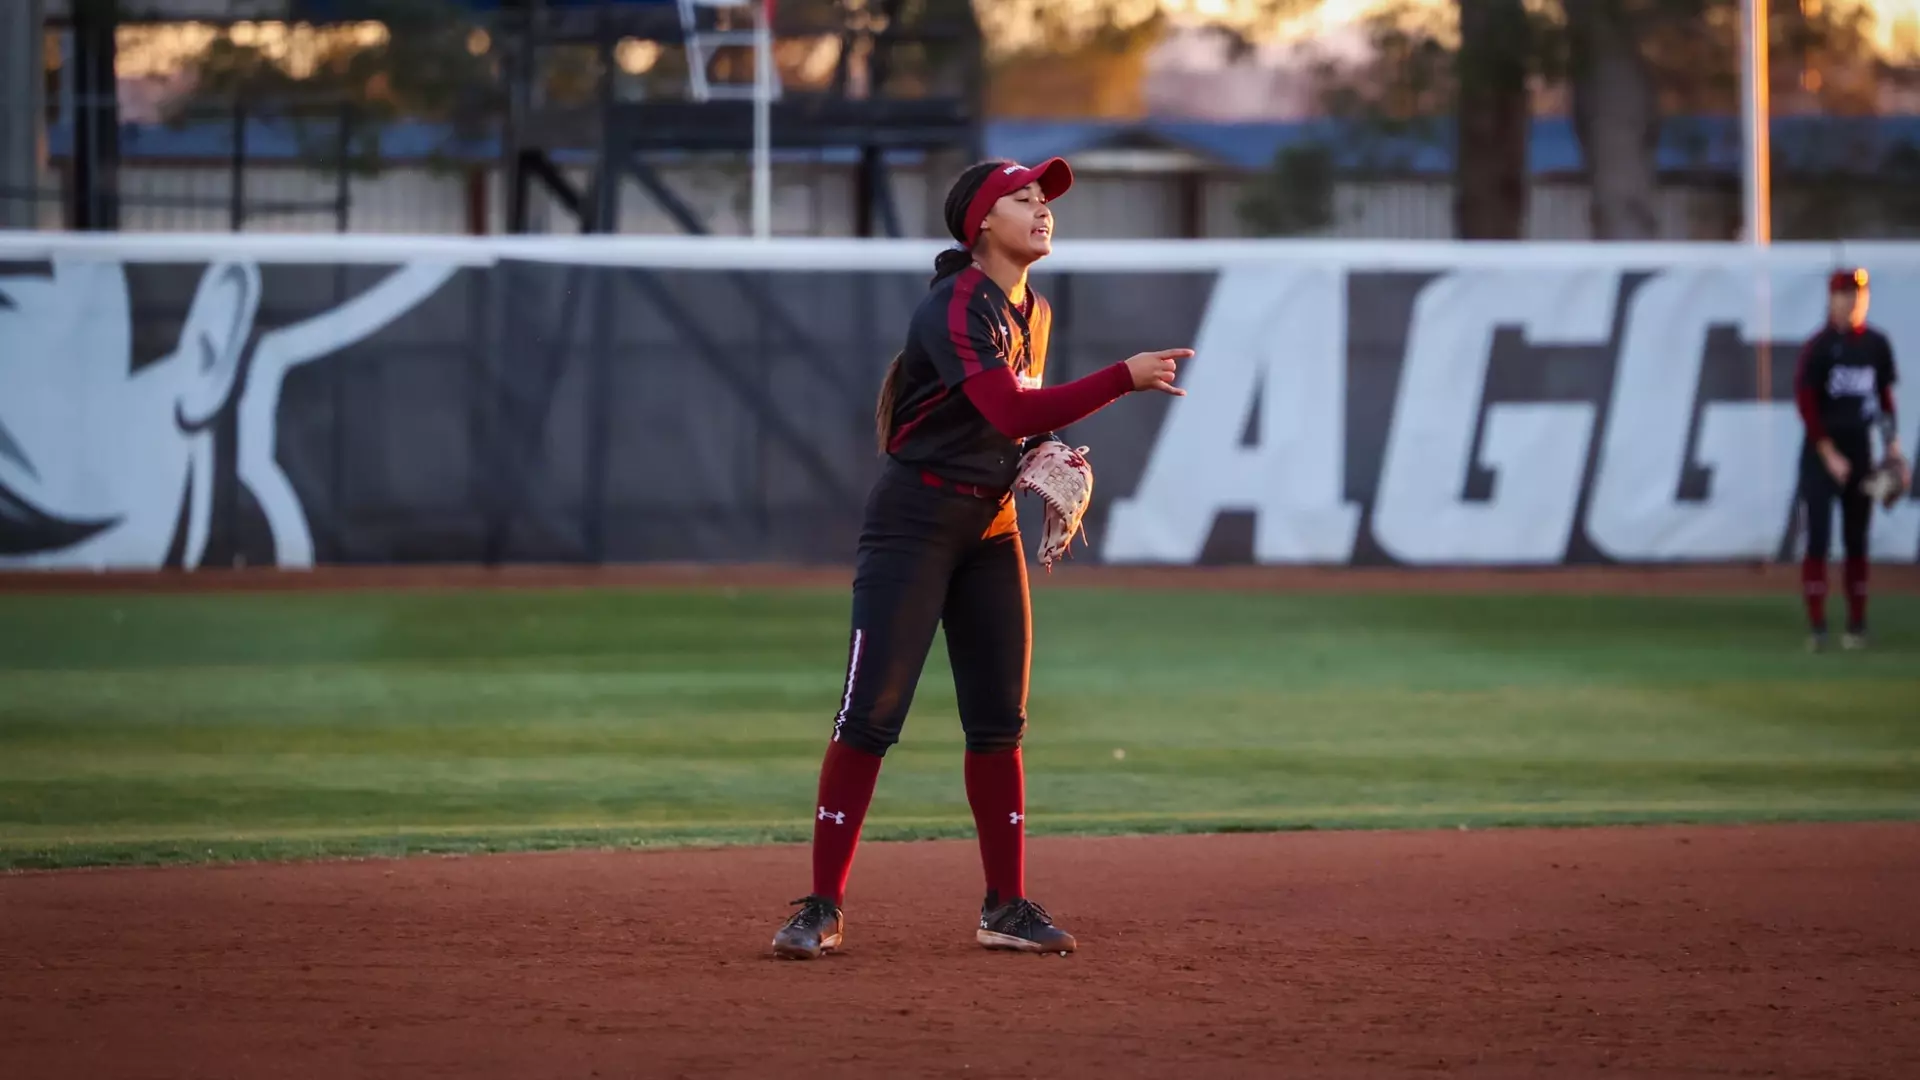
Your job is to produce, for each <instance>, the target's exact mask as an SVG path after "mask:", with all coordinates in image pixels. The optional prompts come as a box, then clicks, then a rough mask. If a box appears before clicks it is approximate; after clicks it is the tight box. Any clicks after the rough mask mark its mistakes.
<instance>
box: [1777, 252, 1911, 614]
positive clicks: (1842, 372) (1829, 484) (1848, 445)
mask: <svg viewBox="0 0 1920 1080" xmlns="http://www.w3.org/2000/svg"><path fill="white" fill-rule="evenodd" d="M1897 377H1898V376H1897V372H1896V371H1895V368H1894V363H1893V348H1892V346H1891V345H1890V344H1889V343H1888V342H1887V338H1886V335H1884V334H1882V333H1880V331H1878V330H1875V329H1873V328H1872V327H1869V326H1868V325H1867V272H1866V271H1865V270H1843V271H1839V272H1837V273H1835V274H1834V275H1833V276H1832V277H1831V278H1829V279H1828V281H1827V325H1826V326H1825V327H1823V328H1821V330H1820V332H1819V333H1817V334H1815V335H1814V336H1813V337H1812V339H1810V340H1809V341H1808V342H1807V344H1806V346H1805V348H1803V349H1802V350H1801V351H1800V366H1799V371H1798V372H1797V373H1796V375H1795V377H1794V400H1795V402H1796V403H1797V404H1798V405H1799V409H1800V421H1801V423H1802V424H1803V425H1804V426H1805V427H1806V438H1805V440H1804V441H1803V442H1802V444H1801V450H1800V502H1801V507H1802V510H1803V512H1804V513H1805V515H1806V536H1807V550H1806V556H1805V558H1804V559H1803V560H1802V562H1801V564H1800V584H1801V593H1802V594H1803V596H1804V597H1805V599H1806V604H1807V621H1808V624H1809V627H1810V628H1811V631H1812V633H1811V636H1810V637H1809V638H1808V647H1809V648H1811V649H1814V650H1816V651H1817V650H1820V649H1823V648H1825V647H1826V642H1827V555H1828V553H1829V552H1830V551H1831V549H1832V543H1833V504H1834V502H1835V500H1838V501H1839V503H1840V535H1841V542H1842V544H1843V545H1844V548H1845V551H1846V584H1847V631H1846V636H1845V637H1844V638H1843V639H1842V643H1843V644H1844V645H1845V646H1846V647H1847V648H1849V649H1858V648H1863V647H1864V646H1865V645H1866V640H1867V639H1866V634H1867V524H1868V519H1869V518H1870V517H1871V515H1872V513H1873V496H1872V495H1871V494H1870V493H1869V492H1868V491H1867V490H1866V489H1865V484H1866V481H1867V479H1868V475H1869V473H1871V472H1872V471H1873V446H1872V435H1871V432H1872V430H1873V429H1874V428H1879V429H1880V432H1881V434H1882V437H1883V438H1884V440H1885V442H1886V456H1887V461H1888V463H1889V465H1890V466H1891V467H1892V468H1893V469H1894V470H1896V475H1897V477H1898V486H1897V488H1889V489H1887V490H1898V491H1904V490H1906V488H1907V485H1908V483H1909V482H1910V481H1911V479H1912V477H1911V474H1910V473H1909V471H1908V469H1907V464H1906V461H1905V459H1904V457H1903V456H1902V455H1901V452H1900V439H1899V435H1898V428H1897V426H1896V423H1895V417H1894V408H1893V384H1894V382H1895V380H1896V378H1897Z"/></svg>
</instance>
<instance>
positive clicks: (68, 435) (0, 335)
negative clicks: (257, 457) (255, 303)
mask: <svg viewBox="0 0 1920 1080" xmlns="http://www.w3.org/2000/svg"><path fill="white" fill-rule="evenodd" d="M0 342H5V346H4V347H0V564H4V563H6V562H9V561H16V560H31V559H32V558H33V557H34V556H35V555H36V554H39V553H50V552H57V551H61V550H66V549H76V550H77V549H80V548H81V546H82V545H85V544H88V543H89V542H91V541H96V540H97V541H98V542H101V543H112V544H114V545H115V546H116V548H117V549H118V550H128V549H129V548H130V547H132V546H152V545H157V550H154V551H152V552H151V555H152V556H153V561H154V563H155V564H156V565H157V564H158V563H159V561H160V560H161V559H162V558H164V556H165V555H166V550H167V544H168V542H169V541H170V540H171V538H172V535H173V532H174V531H175V530H174V526H175V522H176V520H177V518H178V516H179V514H180V507H181V501H182V494H183V489H184V488H185V485H186V477H187V470H188V441H187V436H186V434H185V433H184V432H182V431H181V430H180V427H179V425H178V424H177V423H176V422H175V419H174V406H175V402H176V400H177V399H178V398H179V393H178V390H177V389H176V387H175V383H177V382H178V381H179V380H178V379H177V377H176V371H177V369H179V368H180V367H182V365H178V364H167V363H155V364H151V365H146V366H143V367H142V369H141V370H139V371H135V370H133V361H134V356H133V345H132V320H131V315H130V310H129V305H128V301H127V285H126V278H125V275H124V273H123V272H122V271H121V268H120V266H119V264H117V263H109V262H95V261H69V260H55V261H52V262H43V263H33V264H27V263H0ZM147 540H150V541H151V543H150V544H147V543H144V541H147Z"/></svg>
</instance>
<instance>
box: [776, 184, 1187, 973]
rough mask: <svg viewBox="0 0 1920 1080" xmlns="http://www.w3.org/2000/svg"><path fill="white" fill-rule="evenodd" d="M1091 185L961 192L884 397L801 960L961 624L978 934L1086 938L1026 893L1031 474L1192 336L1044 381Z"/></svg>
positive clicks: (824, 934) (783, 932)
mask: <svg viewBox="0 0 1920 1080" xmlns="http://www.w3.org/2000/svg"><path fill="white" fill-rule="evenodd" d="M1072 183H1073V174H1072V171H1071V170H1070V169H1069V168H1068V167H1067V163H1066V162H1064V161H1061V160H1060V159H1058V158H1054V159H1051V160H1049V161H1047V162H1045V163H1044V164H1042V165H1040V166H1038V167H1035V168H1026V167H1023V166H1021V165H1018V164H1015V163H1013V162H1008V161H990V162H983V163H981V164H978V165H975V166H973V167H972V168H970V169H968V170H967V171H966V172H964V173H962V174H961V175H960V178H959V179H958V180H956V181H955V182H954V184H953V187H952V189H951V190H950V191H948V193H947V200H946V213H945V216H946V222H947V230H948V231H949V232H950V233H952V234H953V238H954V239H955V240H957V241H959V242H960V244H961V247H960V248H954V249H949V250H947V251H943V252H941V253H940V255H939V257H938V258H937V259H935V260H934V277H933V283H932V287H931V288H930V289H929V291H928V293H927V296H926V298H925V299H923V300H922V301H921V302H920V304H919V306H918V307H917V308H916V309H915V311H914V314H913V318H912V321H911V323H910V325H909V329H908V332H907V343H906V348H905V350H903V351H902V352H901V353H900V355H899V356H897V357H895V358H894V361H893V364H892V366H891V367H889V368H888V370H887V375H886V380H885V382H884V384H883V385H882V387H881V391H880V400H879V403H878V405H877V407H876V409H875V424H876V427H877V428H878V435H879V439H880V445H881V449H882V450H883V451H884V452H885V453H886V455H887V458H888V460H887V463H886V466H885V468H884V469H883V471H882V474H881V476H880V479H879V480H878V481H877V482H876V483H875V484H874V487H873V490H872V491H871V493H870V494H869V495H868V499H867V506H866V517H865V522H864V524H863V526H862V528H861V534H860V546H859V552H858V556H857V559H856V565H855V571H854V583H853V632H852V639H851V642H850V645H849V648H848V655H847V677H846V684H845V687H844V689H843V691H842V694H841V698H840V709H839V713H838V715H836V716H835V717H834V721H833V738H832V740H831V741H830V742H829V743H828V744H827V754H826V760H825V761H824V762H823V763H822V765H821V768H820V786H819V800H818V803H817V805H816V807H815V811H814V830H813V892H812V894H810V895H809V896H807V897H806V898H805V899H803V900H796V901H794V902H795V903H796V904H799V905H800V910H799V911H797V912H795V913H794V915H793V916H792V917H791V918H790V919H788V920H787V922H786V925H784V926H782V927H781V928H780V931H779V932H778V933H777V934H776V935H775V937H774V940H773V948H774V952H775V953H776V954H778V955H780V956H784V957H788V958H793V959H806V958H812V957H817V956H819V955H820V954H821V953H822V952H825V951H828V950H831V949H835V948H838V947H839V945H840V943H841V937H842V932H843V929H844V917H843V915H842V912H841V904H842V903H843V902H844V898H845V893H846V885H847V875H848V871H849V870H850V869H851V868H852V865H853V855H854V848H855V846H856V845H857V844H858V843H859V839H860V828H861V823H862V822H863V821H864V820H865V819H866V814H867V806H868V804H869V803H870V802H871V800H872V798H873V789H874V784H875V781H876V780H877V779H878V777H879V774H880V762H881V759H882V758H883V757H884V756H885V755H886V752H887V750H888V748H889V747H891V746H892V745H893V744H894V743H895V742H897V741H898V740H899V737H900V729H901V725H902V724H903V723H904V722H905V720H906V716H907V710H908V707H909V706H910V705H911V704H912V703H913V694H914V688H915V686H916V684H917V683H918V681H919V678H920V673H921V669H922V668H923V666H924V665H925V663H926V658H927V651H928V649H929V648H931V647H932V644H933V633H934V629H935V628H936V627H938V626H941V625H942V624H944V626H945V628H946V635H947V656H948V659H949V661H950V663H951V665H952V668H953V681H954V690H955V691H956V693H957V696H958V699H959V707H960V725H961V727H962V728H963V729H964V730H965V732H966V744H967V749H966V766H965V775H966V788H967V801H968V803H969V804H970V805H971V806H972V809H973V819H974V825H975V827H976V829H977V830H978V832H979V837H980V861H981V865H982V868H983V869H984V871H985V873H986V887H987V893H986V900H985V902H984V904H982V906H981V916H980V925H979V929H978V930H977V932H976V935H975V937H976V940H978V941H979V942H980V944H982V945H984V946H986V947H988V948H998V949H1014V950H1020V951H1028V952H1070V951H1072V950H1073V948H1074V945H1075V942H1074V939H1073V937H1072V935H1070V934H1068V933H1066V932H1065V931H1064V930H1061V929H1059V928H1058V927H1056V926H1054V925H1053V920H1052V918H1051V917H1049V916H1048V914H1047V912H1046V911H1045V910H1044V909H1043V908H1041V907H1040V906H1039V905H1038V904H1035V903H1033V902H1032V901H1030V900H1028V899H1027V895H1026V825H1025V822H1026V781H1025V775H1024V773H1023V771H1022V765H1021V759H1020V740H1021V737H1022V736H1023V735H1024V733H1025V731H1026V723H1027V716H1026V704H1027V673H1028V661H1029V657H1030V653H1031V644H1032V622H1031V618H1030V614H1029V610H1028V596H1027V569H1026V555H1025V551H1024V550H1023V549H1022V547H1021V540H1020V529H1019V523H1018V521H1017V520H1016V517H1015V512H1014V502H1013V496H1012V487H1013V483H1014V480H1015V479H1016V477H1017V475H1018V471H1019V468H1020V461H1021V457H1022V455H1023V453H1024V451H1025V449H1026V447H1027V445H1028V443H1027V440H1040V439H1045V438H1048V437H1050V433H1051V432H1052V431H1053V430H1054V429H1055V428H1061V427H1065V426H1067V425H1068V424H1071V423H1073V422H1075V421H1077V420H1080V419H1082V418H1084V417H1086V416H1089V415H1091V414H1092V413H1094V412H1096V411H1098V410H1099V409H1101V408H1104V407H1105V406H1106V405H1108V404H1109V403H1111V402H1113V401H1114V400H1116V399H1117V398H1120V397H1122V396H1123V395H1125V394H1127V393H1129V392H1132V391H1136V390H1159V391H1162V392H1165V393H1170V394H1180V393H1182V391H1180V390H1178V389H1176V388H1175V387H1174V385H1173V380H1174V376H1175V374H1176V370H1177V369H1176V361H1177V360H1178V359H1179V358H1182V357H1186V356H1191V355H1193V353H1192V351H1191V350H1188V349H1168V350H1165V351H1162V352H1154V353H1141V354H1139V355H1137V356H1134V357H1132V358H1131V359H1129V360H1126V361H1124V362H1121V363H1117V364H1113V365H1111V366H1109V367H1106V368H1103V369H1101V370H1100V371H1096V372H1094V373H1093V374H1091V375H1088V376H1086V377H1085V378H1082V379H1078V380H1076V381H1074V382H1070V383H1067V384H1065V385H1062V386H1055V387H1050V388H1047V389H1040V382H1041V376H1042V374H1043V373H1044V370H1045V368H1046V359H1047V337H1048V331H1049V329H1050V327H1051V325H1052V313H1051V311H1050V310H1049V309H1048V307H1047V302H1046V301H1045V300H1043V299H1041V298H1040V296H1039V295H1038V294H1037V293H1035V292H1034V291H1033V290H1032V289H1030V288H1029V287H1028V286H1027V268H1028V267H1029V266H1031V265H1032V264H1033V263H1035V262H1036V261H1038V260H1039V259H1041V258H1043V257H1044V256H1046V255H1047V254H1048V252H1050V251H1051V250H1052V249H1053V211H1052V209H1051V208H1050V207H1049V205H1048V204H1049V203H1050V202H1051V201H1052V200H1054V199H1057V198H1059V197H1060V196H1061V195H1062V194H1064V193H1065V192H1066V190H1067V188H1068V187H1069V186H1071V184H1072Z"/></svg>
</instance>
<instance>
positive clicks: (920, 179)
mask: <svg viewBox="0 0 1920 1080" xmlns="http://www.w3.org/2000/svg"><path fill="white" fill-rule="evenodd" d="M659 171H660V174H661V176H662V177H663V179H664V180H665V182H666V183H667V184H668V185H669V186H670V187H671V188H672V189H673V190H674V192H676V193H677V194H678V195H679V197H680V198H681V199H682V200H683V201H684V202H686V203H687V204H688V205H689V206H690V207H692V208H693V209H694V211H695V212H696V213H697V214H699V215H700V216H701V218H702V219H703V220H704V221H705V222H706V224H707V227H708V229H709V230H710V231H711V232H713V233H715V234H718V235H733V236H743V235H746V234H747V233H748V232H749V231H750V227H751V209H750V208H751V174H750V172H749V171H748V170H747V169H746V168H744V167H742V166H740V165H737V164H734V163H731V162H725V161H717V162H714V163H711V164H697V163H695V164H682V165H674V166H666V167H662V168H661V169H660V170H659ZM569 177H570V179H571V180H572V181H573V182H574V184H575V185H576V186H578V187H580V188H581V189H582V190H584V189H585V187H586V181H587V173H586V170H584V169H573V170H569ZM890 178H891V182H892V184H893V192H894V204H895V206H896V208H897V209H898V212H899V215H900V219H901V226H902V228H903V230H904V231H905V233H906V234H907V235H908V236H919V237H926V236H942V237H943V236H944V235H945V232H946V230H945V227H944V226H943V225H942V224H941V223H940V221H939V213H940V204H941V201H942V199H943V197H944V194H945V186H944V185H945V176H944V173H943V174H941V175H939V176H936V177H933V178H932V180H933V182H932V183H929V177H928V175H927V174H926V172H924V171H923V170H921V169H918V168H898V169H893V170H891V171H890ZM245 182H246V191H247V196H248V199H249V201H255V200H258V201H268V202H271V201H283V202H284V201H296V200H298V201H312V202H315V203H321V204H326V203H330V202H331V200H332V198H333V194H334V178H333V177H332V176H330V175H324V174H316V173H309V172H305V171H303V170H300V169H297V168H288V167H281V166H258V165H257V166H254V167H251V168H249V169H248V170H247V173H246V181H245ZM57 183H58V181H57V179H55V178H52V177H49V179H48V181H47V184H48V186H49V187H50V188H51V187H53V186H54V185H56V184H57ZM1185 183H1186V181H1185V180H1184V178H1183V177H1181V176H1179V175H1174V174H1167V173H1153V172H1138V171H1113V172H1103V171H1092V170H1089V171H1084V172H1082V173H1081V174H1080V175H1079V176H1078V178H1077V180H1076V183H1075V186H1074V190H1073V194H1072V196H1071V197H1070V198H1069V199H1068V200H1065V201H1063V202H1062V203H1061V205H1060V207H1059V212H1060V221H1061V234H1062V235H1063V236H1069V237H1083V238H1099V239H1162V238H1174V237H1178V236H1180V235H1181V230H1182V228H1183V225H1182V222H1183V218H1184V210H1183V205H1182V199H1183V195H1182V190H1183V186H1184V184H1185ZM467 184H468V179H467V176H466V175H465V174H463V173H458V172H440V171H434V170H430V169H427V168H425V167H417V166H405V167H396V168H393V169H389V170H387V171H386V172H384V173H382V174H380V175H378V176H373V177H360V176H356V177H353V178H352V179H351V181H350V192H351V196H352V208H351V212H350V222H349V231H352V232H356V233H387V234H395V233H404V234H419V233H425V234H458V233H463V232H465V231H466V230H467V217H468V189H467ZM1241 184H1242V181H1241V180H1240V178H1238V177H1234V176H1210V177H1206V178H1203V179H1202V180H1201V181H1200V190H1201V196H1200V197H1201V206H1200V231H1201V235H1202V236H1204V237H1209V238H1229V237H1238V236H1243V235H1245V228H1244V227H1243V226H1242V225H1241V223H1240V219H1239V213H1238V202H1239V199H1240V189H1241ZM121 188H122V193H123V196H124V197H125V199H126V205H125V206H124V207H123V209H122V214H121V217H122V228H123V229H124V230H126V231H129V232H156V231H162V232H175V231H211V232H224V231H226V230H227V229H228V223H229V217H228V206H227V204H228V197H229V177H228V170H227V169H226V167H225V166H224V165H223V164H208V165H205V166H201V165H165V166H153V165H145V164H139V163H133V164H128V165H125V166H123V168H122V177H121ZM533 190H534V192H535V196H534V202H533V215H534V220H535V221H536V223H538V222H540V221H541V220H542V217H543V215H544V218H545V221H546V224H545V226H544V229H545V230H546V231H552V232H561V233H571V232H574V231H575V230H576V229H577V225H575V224H574V222H573V220H572V219H571V217H569V216H568V215H567V214H566V213H565V212H564V211H563V210H561V209H560V208H559V206H558V204H557V203H554V202H552V201H551V200H550V199H548V198H547V197H546V196H545V195H544V194H543V193H542V189H541V188H540V187H539V186H538V185H535V186H534V189H533ZM153 196H163V197H167V198H170V199H189V200H192V201H194V202H197V203H198V204H199V205H198V206H197V207H194V208H180V207H173V206H166V207H152V206H143V205H141V202H140V200H141V199H142V198H146V197H153ZM853 202H854V170H853V168H852V167H850V166H844V165H821V164H794V165H788V166H782V167H779V168H777V169H776V170H775V176H774V232H775V233H776V235H781V236H851V235H853V231H854V229H853V215H854V205H853ZM1588 202H1589V200H1588V194H1587V191H1586V189H1585V188H1584V187H1583V186H1581V185H1579V184H1577V183H1569V182H1542V183H1538V184H1535V185H1534V188H1533V192H1532V200H1531V203H1530V206H1529V213H1528V218H1527V233H1526V238H1527V239H1530V240H1585V239H1587V238H1588V236H1589V233H1588V222H1587V212H1588V209H1587V208H1588ZM1334 203H1335V216H1336V223H1335V224H1334V226H1333V227H1332V228H1330V229H1327V230H1326V231H1325V232H1323V233H1322V234H1320V235H1323V236H1325V237H1329V238H1353V239H1382V240H1446V239H1450V238H1451V237H1452V235H1453V191H1452V187H1451V185H1448V184H1444V183H1435V182H1425V181H1418V180H1408V181H1366V182H1354V183H1344V184H1341V185H1339V186H1338V187H1337V188H1336V190H1335V194H1334ZM1709 205H1710V204H1709V199H1708V197H1707V196H1706V195H1704V194H1702V193H1700V192H1697V191H1695V190H1693V189H1690V188H1683V187H1670V188H1667V189H1665V190H1663V191H1662V192H1661V194H1660V204H1659V216H1660V236H1659V238H1660V239H1665V240H1690V239H1706V238H1708V233H1707V231H1706V229H1707V228H1709V227H1710V226H1709V223H1708V208H1709ZM505 219H506V211H505V189H504V186H503V185H502V184H501V183H499V180H498V177H497V175H490V176H489V177H488V183H487V220H488V228H489V229H490V230H491V231H493V232H500V231H502V230H503V227H504V224H505ZM42 222H43V224H45V225H47V226H49V227H57V225H58V222H59V210H58V207H57V205H55V204H53V203H48V204H46V205H45V206H43V208H42ZM333 230H334V217H333V213H332V210H331V208H330V206H324V205H322V206H316V207H315V209H313V210H312V211H309V212H303V213H297V214H269V213H264V212H263V213H258V214H253V215H251V216H250V218H249V220H248V222H247V226H246V231H248V232H262V233H268V232H276V233H295V232H332V231H333ZM619 231H620V232H622V233H626V234H634V235H649V234H651V235H677V234H678V233H679V232H680V229H679V227H678V226H677V225H676V224H675V223H674V221H673V219H672V218H670V217H669V216H667V214H666V212H665V211H663V210H661V209H660V208H659V207H658V206H656V205H654V203H653V200H652V199H650V198H649V197H648V196H647V194H646V193H645V191H643V190H642V189H641V187H640V185H639V184H638V183H637V182H635V181H633V180H632V179H628V180H626V181H625V182H624V184H623V186H622V190H621V198H620V225H619Z"/></svg>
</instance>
